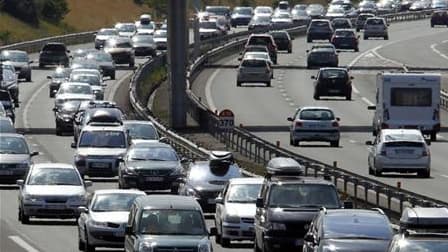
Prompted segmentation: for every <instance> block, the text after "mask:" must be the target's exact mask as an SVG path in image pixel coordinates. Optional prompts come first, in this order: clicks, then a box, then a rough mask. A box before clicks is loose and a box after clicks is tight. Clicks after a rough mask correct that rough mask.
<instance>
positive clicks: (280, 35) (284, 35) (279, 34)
mask: <svg viewBox="0 0 448 252" xmlns="http://www.w3.org/2000/svg"><path fill="white" fill-rule="evenodd" d="M271 35H272V37H273V38H274V39H288V34H287V33H286V32H273V33H271Z"/></svg>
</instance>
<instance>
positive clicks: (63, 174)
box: [17, 163, 92, 224]
mask: <svg viewBox="0 0 448 252" xmlns="http://www.w3.org/2000/svg"><path fill="white" fill-rule="evenodd" d="M17 184H18V185H19V186H20V192H19V221H21V222H22V224H27V223H29V221H30V217H36V218H61V219H68V218H78V216H79V212H78V207H79V206H85V205H86V204H87V199H86V193H87V192H86V187H89V186H91V185H92V182H91V181H85V182H84V181H83V180H82V179H81V175H80V174H79V172H78V171H77V170H76V168H75V167H73V165H70V164H61V163H40V164H34V165H33V166H32V167H31V168H30V171H29V173H28V175H27V177H26V179H25V180H17Z"/></svg>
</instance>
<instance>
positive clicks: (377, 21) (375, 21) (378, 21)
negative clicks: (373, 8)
mask: <svg viewBox="0 0 448 252" xmlns="http://www.w3.org/2000/svg"><path fill="white" fill-rule="evenodd" d="M366 24H367V25H384V22H383V20H382V19H379V18H374V19H367V21H366Z"/></svg>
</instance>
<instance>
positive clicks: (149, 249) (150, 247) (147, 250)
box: [138, 242, 155, 252]
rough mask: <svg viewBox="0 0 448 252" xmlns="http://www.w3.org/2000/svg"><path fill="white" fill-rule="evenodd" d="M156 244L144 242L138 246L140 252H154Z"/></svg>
mask: <svg viewBox="0 0 448 252" xmlns="http://www.w3.org/2000/svg"><path fill="white" fill-rule="evenodd" d="M154 246H155V243H154V242H153V243H149V242H142V243H140V244H139V245H138V251H139V252H153V251H154Z"/></svg>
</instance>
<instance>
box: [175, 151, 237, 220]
mask: <svg viewBox="0 0 448 252" xmlns="http://www.w3.org/2000/svg"><path fill="white" fill-rule="evenodd" d="M241 176H242V174H241V169H240V168H239V167H238V165H237V164H236V163H235V161H234V160H233V156H232V155H231V153H229V152H213V153H212V154H211V157H210V159H209V160H207V161H196V162H192V163H191V164H190V166H189V168H188V169H187V175H186V177H185V180H184V181H182V183H181V184H180V185H179V194H180V195H186V196H192V197H195V198H196V199H197V200H198V202H199V204H200V205H201V207H202V211H204V212H214V211H215V208H216V201H215V199H216V197H218V195H219V193H220V192H221V191H222V190H223V188H224V187H225V186H226V184H227V182H228V181H229V179H231V178H239V177H241Z"/></svg>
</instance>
